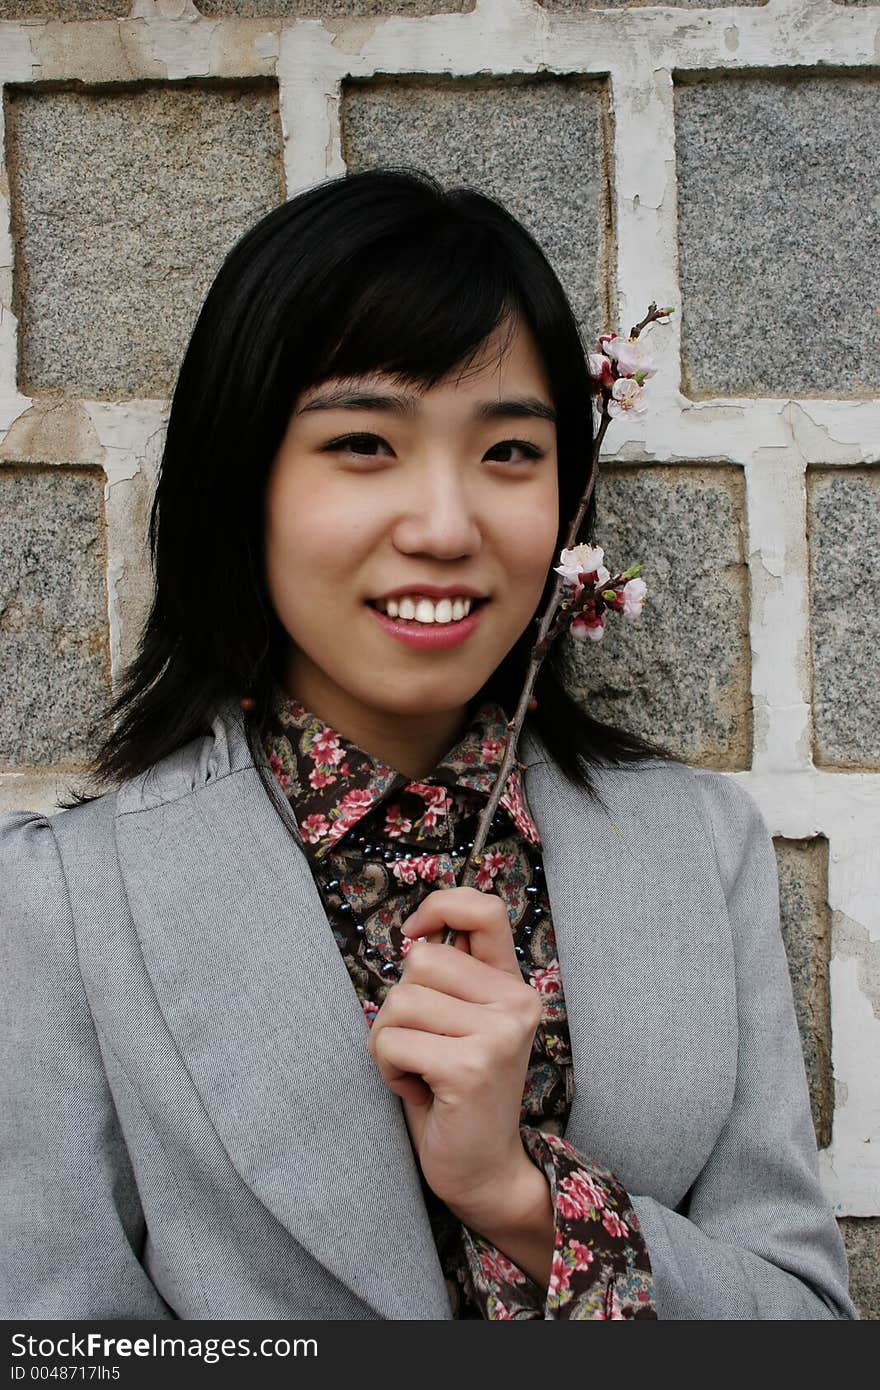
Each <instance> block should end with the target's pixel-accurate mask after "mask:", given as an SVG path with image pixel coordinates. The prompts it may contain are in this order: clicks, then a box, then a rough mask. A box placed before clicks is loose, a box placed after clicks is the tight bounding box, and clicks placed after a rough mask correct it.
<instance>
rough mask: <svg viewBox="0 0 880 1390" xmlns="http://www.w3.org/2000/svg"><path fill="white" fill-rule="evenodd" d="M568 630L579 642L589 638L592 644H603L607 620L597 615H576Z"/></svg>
mask: <svg viewBox="0 0 880 1390" xmlns="http://www.w3.org/2000/svg"><path fill="white" fill-rule="evenodd" d="M568 630H569V632H570V633H571V635H572V637H577V638H578V639H579V640H582V639H583V638H585V637H588V638H589V639H590V641H591V642H601V640H602V638H603V637H604V636H605V619H604V618H603V617H601V616H599V617H597V616H596V614H595V613H592V614H591V613H575V615H574V617H573V618H572V620H571V623H570V625H569V629H568Z"/></svg>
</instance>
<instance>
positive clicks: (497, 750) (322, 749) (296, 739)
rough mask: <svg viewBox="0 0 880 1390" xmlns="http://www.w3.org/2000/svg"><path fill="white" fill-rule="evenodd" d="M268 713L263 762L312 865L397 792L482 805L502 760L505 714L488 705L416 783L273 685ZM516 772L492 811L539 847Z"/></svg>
mask: <svg viewBox="0 0 880 1390" xmlns="http://www.w3.org/2000/svg"><path fill="white" fill-rule="evenodd" d="M271 710H272V718H271V720H270V724H269V727H268V729H267V731H266V734H265V737H264V746H265V751H266V756H267V758H268V761H269V765H270V766H271V768H272V771H273V773H274V775H275V779H276V781H277V782H278V784H279V786H280V787H281V789H282V791H283V792H284V794H285V796H286V797H287V799H288V801H289V802H290V804H291V806H292V808H293V811H294V814H295V816H296V820H297V824H298V826H299V829H300V833H301V834H302V836H303V839H304V840H305V841H306V842H307V844H308V845H309V847H310V850H311V853H312V854H313V855H314V857H315V858H316V859H321V858H323V857H324V856H325V855H326V853H327V852H328V851H329V850H330V849H332V848H333V846H334V845H335V844H336V843H337V841H338V840H340V839H341V838H342V836H343V835H345V834H347V833H348V831H350V830H351V829H352V827H353V826H355V825H356V824H357V823H358V821H359V820H361V819H362V818H363V817H364V816H366V815H367V814H368V813H369V812H371V811H372V810H373V808H374V807H375V806H377V805H378V804H379V803H380V802H382V801H385V800H389V801H390V799H391V798H393V797H396V796H397V795H398V794H399V793H400V792H402V791H405V790H413V791H417V792H418V791H422V789H424V788H426V787H427V788H431V787H433V788H437V787H440V788H444V787H445V788H448V789H449V790H453V789H455V788H464V789H467V790H469V791H472V792H477V793H480V794H481V795H482V796H484V797H485V798H486V799H488V797H489V795H490V793H491V791H492V787H493V786H494V783H495V778H496V776H497V775H498V769H499V768H500V766H501V763H502V760H503V758H504V746H505V739H506V737H507V716H506V714H505V712H504V710H503V708H502V706H501V705H500V704H498V703H497V702H496V701H494V700H484V701H483V702H482V703H481V704H480V705H479V707H478V708H477V709H476V710H475V711H474V713H473V714H472V716H471V718H470V720H469V722H468V725H467V727H466V728H465V730H464V731H463V733H462V734H461V736H460V737H459V738H458V740H457V741H456V742H455V743H454V744H453V745H452V747H451V748H450V749H449V750H448V751H447V752H446V753H445V754H444V756H443V757H442V758H441V759H440V761H439V762H438V763H437V764H436V766H435V767H434V768H433V770H432V771H431V772H430V773H429V774H428V775H427V776H426V777H424V778H422V779H419V780H411V779H410V778H408V777H407V776H405V774H403V773H401V772H398V771H397V770H396V769H395V768H393V767H391V766H390V764H388V763H386V762H383V761H382V760H381V759H380V758H376V757H373V755H372V754H370V753H367V752H365V751H364V749H362V748H359V747H358V746H357V744H355V743H353V742H352V741H351V740H350V739H347V738H345V736H344V735H343V734H340V733H338V732H337V731H336V730H335V729H333V728H332V727H331V726H330V725H329V724H326V723H324V721H323V720H321V719H319V718H318V716H317V715H316V714H313V713H312V712H311V711H310V710H307V709H306V708H305V707H304V706H303V705H302V704H301V703H300V702H299V701H298V700H296V699H294V698H293V697H292V696H290V695H288V694H287V692H286V691H284V690H283V689H282V688H281V687H280V686H277V685H276V687H275V690H274V693H273V697H272V706H271ZM288 748H289V750H290V754H292V760H291V757H290V754H288V752H287V750H288ZM523 767H524V764H522V763H515V764H514V766H513V768H512V769H511V772H510V775H509V776H508V779H507V783H506V786H505V789H504V792H503V793H502V796H501V800H500V802H499V806H500V807H501V808H503V809H504V810H505V811H507V812H508V814H509V815H510V817H511V819H512V821H513V823H514V825H515V826H516V828H517V830H519V832H520V833H521V834H522V835H523V836H524V837H525V838H526V839H527V840H529V841H531V843H532V844H534V845H535V846H537V847H538V848H539V849H540V848H541V837H540V835H539V834H538V829H537V826H536V825H535V822H534V819H533V817H532V815H531V812H530V810H529V807H528V804H527V802H526V798H525V790H524V787H523V783H522V776H521V773H522V770H523ZM435 794H436V795H441V794H442V793H435Z"/></svg>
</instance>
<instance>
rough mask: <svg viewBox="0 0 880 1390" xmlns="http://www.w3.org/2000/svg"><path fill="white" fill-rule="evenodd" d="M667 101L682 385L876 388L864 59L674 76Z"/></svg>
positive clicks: (879, 222)
mask: <svg viewBox="0 0 880 1390" xmlns="http://www.w3.org/2000/svg"><path fill="white" fill-rule="evenodd" d="M674 103H675V148H676V164H677V174H678V241H679V248H680V250H679V255H680V275H681V292H682V294H681V297H682V309H681V331H682V389H683V390H684V392H685V394H686V395H688V396H691V397H706V396H714V395H737V396H739V395H745V396H792V395H797V396H825V397H847V396H860V395H873V394H876V392H877V390H878V387H880V335H878V333H877V317H876V305H877V303H878V295H880V270H878V259H877V257H876V255H873V254H871V252H870V249H869V248H871V247H876V246H877V245H878V244H880V163H878V160H877V148H878V146H880V81H878V77H877V73H876V69H871V70H868V71H867V72H864V73H861V72H859V73H854V72H852V71H850V73H849V75H843V74H839V73H837V72H833V71H832V72H827V71H822V70H820V69H817V70H815V71H812V72H809V73H804V72H803V71H802V70H793V71H789V72H787V73H750V74H747V75H744V74H740V73H736V74H730V73H719V74H716V75H714V76H711V77H709V76H706V75H705V74H701V75H700V76H699V77H690V76H685V75H682V74H678V75H677V80H676V84H675V91H674ZM832 310H833V312H832ZM829 315H830V318H829ZM829 323H833V335H834V343H833V344H832V343H831V342H830V340H829V338H828V334H827V332H826V331H824V330H825V326H826V325H828V324H829Z"/></svg>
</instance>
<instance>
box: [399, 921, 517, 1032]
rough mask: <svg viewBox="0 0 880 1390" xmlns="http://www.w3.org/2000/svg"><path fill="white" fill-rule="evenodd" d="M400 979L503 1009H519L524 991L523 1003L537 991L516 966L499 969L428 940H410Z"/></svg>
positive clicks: (472, 1002)
mask: <svg viewBox="0 0 880 1390" xmlns="http://www.w3.org/2000/svg"><path fill="white" fill-rule="evenodd" d="M400 979H401V982H403V981H407V982H409V983H412V984H420V985H426V986H427V987H428V988H430V989H435V990H437V991H438V992H440V993H441V994H450V995H452V996H453V997H454V998H456V999H464V1000H466V1001H467V1002H468V1003H471V1004H494V1005H496V1006H498V1007H499V1008H504V1009H517V1008H519V1007H520V1005H521V1004H522V1000H521V998H520V995H521V994H522V992H523V991H524V990H528V991H529V997H528V998H527V999H526V1004H528V1003H530V1002H531V996H532V995H536V994H537V992H538V991H537V990H536V989H534V988H533V987H532V986H531V985H529V984H527V983H526V982H525V981H524V980H523V977H522V974H521V973H520V971H519V968H518V967H517V969H516V971H513V970H499V969H498V967H497V966H494V965H487V964H486V962H485V961H482V960H478V959H477V957H476V956H473V955H470V954H469V953H467V952H463V951H457V950H456V949H455V947H454V946H444V945H443V944H442V943H436V944H435V943H432V942H430V941H425V942H422V941H415V942H414V943H413V945H412V947H411V948H410V950H409V951H408V953H407V956H406V960H405V961H404V965H403V971H402V974H401V977H400ZM389 997H390V996H389ZM373 1026H374V1027H375V1023H374V1025H373Z"/></svg>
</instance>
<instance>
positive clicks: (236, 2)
mask: <svg viewBox="0 0 880 1390" xmlns="http://www.w3.org/2000/svg"><path fill="white" fill-rule="evenodd" d="M475 3H476V0H195V5H196V9H198V10H200V11H201V12H202V14H204V15H210V16H211V17H213V16H215V15H230V14H231V15H238V16H240V17H241V18H243V19H245V18H250V17H251V16H254V17H256V18H258V19H268V18H269V17H270V16H275V15H282V16H284V17H285V18H291V19H293V18H296V19H325V18H326V19H336V18H339V17H342V16H346V15H351V16H356V15H357V16H360V15H375V16H376V17H377V18H383V19H384V18H386V17H393V16H394V15H401V16H407V15H426V14H464V13H465V12H467V11H468V10H472V9H473V8H474V5H475Z"/></svg>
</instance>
